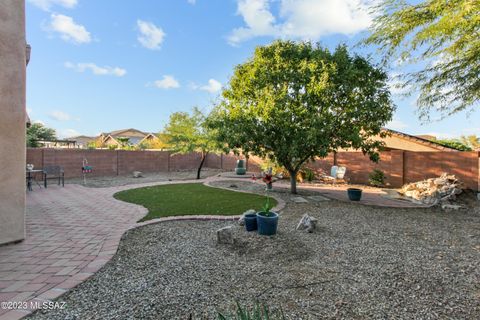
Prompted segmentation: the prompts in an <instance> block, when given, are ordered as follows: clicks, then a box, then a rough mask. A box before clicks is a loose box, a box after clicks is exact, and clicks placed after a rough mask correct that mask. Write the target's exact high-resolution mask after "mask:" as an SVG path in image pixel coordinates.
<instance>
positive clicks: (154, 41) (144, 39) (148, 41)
mask: <svg viewBox="0 0 480 320" xmlns="http://www.w3.org/2000/svg"><path fill="white" fill-rule="evenodd" d="M137 26H138V29H139V31H140V34H139V35H138V37H137V39H138V42H140V44H141V45H142V46H144V47H145V48H147V49H151V50H159V49H160V45H161V44H162V42H163V39H164V38H165V35H166V34H165V32H163V30H162V28H160V27H157V26H156V25H154V24H153V23H151V22H147V21H143V20H137Z"/></svg>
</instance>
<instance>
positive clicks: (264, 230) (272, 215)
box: [257, 211, 278, 236]
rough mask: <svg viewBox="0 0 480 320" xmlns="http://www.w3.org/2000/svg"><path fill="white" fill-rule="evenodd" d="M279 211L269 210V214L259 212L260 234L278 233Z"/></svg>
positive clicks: (258, 225)
mask: <svg viewBox="0 0 480 320" xmlns="http://www.w3.org/2000/svg"><path fill="white" fill-rule="evenodd" d="M277 225H278V213H276V212H271V211H270V212H269V213H268V216H267V215H266V213H265V212H257V227H258V234H261V235H264V236H271V235H274V234H276V233H277Z"/></svg>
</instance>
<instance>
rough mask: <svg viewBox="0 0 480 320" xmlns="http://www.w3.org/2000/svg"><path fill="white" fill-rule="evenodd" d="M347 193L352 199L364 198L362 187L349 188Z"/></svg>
mask: <svg viewBox="0 0 480 320" xmlns="http://www.w3.org/2000/svg"><path fill="white" fill-rule="evenodd" d="M347 194H348V199H350V201H360V199H361V198H362V189H357V188H348V189H347Z"/></svg>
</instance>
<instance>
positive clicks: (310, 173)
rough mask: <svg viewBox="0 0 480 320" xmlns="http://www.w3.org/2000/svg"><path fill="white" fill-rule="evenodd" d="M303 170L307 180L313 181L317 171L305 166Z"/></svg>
mask: <svg viewBox="0 0 480 320" xmlns="http://www.w3.org/2000/svg"><path fill="white" fill-rule="evenodd" d="M303 172H304V175H305V180H307V181H308V182H312V181H313V180H314V179H315V172H313V170H312V169H310V168H304V169H303Z"/></svg>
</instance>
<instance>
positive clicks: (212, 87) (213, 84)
mask: <svg viewBox="0 0 480 320" xmlns="http://www.w3.org/2000/svg"><path fill="white" fill-rule="evenodd" d="M195 88H198V89H200V90H204V91H208V92H210V93H215V92H218V91H220V90H222V84H221V83H220V82H218V81H217V80H215V79H210V80H208V84H207V85H204V86H200V87H197V86H195Z"/></svg>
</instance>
